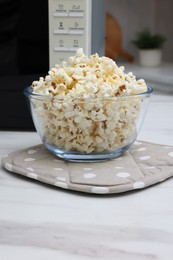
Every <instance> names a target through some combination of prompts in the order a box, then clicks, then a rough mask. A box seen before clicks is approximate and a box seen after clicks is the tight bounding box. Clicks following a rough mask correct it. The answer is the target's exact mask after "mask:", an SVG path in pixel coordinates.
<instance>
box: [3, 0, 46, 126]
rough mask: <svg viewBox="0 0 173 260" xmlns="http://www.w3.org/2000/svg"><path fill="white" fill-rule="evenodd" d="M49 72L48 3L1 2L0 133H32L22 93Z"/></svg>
mask: <svg viewBox="0 0 173 260" xmlns="http://www.w3.org/2000/svg"><path fill="white" fill-rule="evenodd" d="M48 69H49V48H48V1H47V0H29V1H22V0H0V130H8V129H9V130H32V129H33V130H34V126H33V123H32V120H31V115H30V112H29V109H28V107H27V102H26V99H25V97H24V95H23V90H24V88H25V87H27V86H29V85H31V83H32V81H33V80H37V79H38V78H39V77H40V76H45V75H46V74H47V72H48Z"/></svg>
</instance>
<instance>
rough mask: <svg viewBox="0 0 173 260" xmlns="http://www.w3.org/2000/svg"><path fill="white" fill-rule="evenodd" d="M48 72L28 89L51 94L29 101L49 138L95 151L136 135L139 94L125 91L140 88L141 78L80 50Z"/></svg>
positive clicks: (72, 147)
mask: <svg viewBox="0 0 173 260" xmlns="http://www.w3.org/2000/svg"><path fill="white" fill-rule="evenodd" d="M48 74H49V75H47V76H46V77H45V78H43V77H41V78H39V80H38V81H34V82H33V83H32V87H33V93H36V94H41V95H46V96H50V98H47V99H45V98H44V100H43V101H41V100H35V101H34V102H35V103H34V105H35V109H36V113H37V116H38V117H40V120H41V122H42V125H43V128H44V136H45V139H46V140H47V142H48V143H51V144H54V145H57V146H58V147H59V148H62V149H67V150H77V151H80V152H85V153H91V152H96V153H97V152H103V151H107V150H113V149H115V148H116V147H119V146H123V145H124V144H127V143H128V142H129V141H130V138H131V137H132V135H135V134H136V129H135V122H136V119H137V117H138V114H139V111H140V104H141V102H142V98H141V99H140V98H139V97H138V98H137V97H135V96H134V97H132V96H131V97H130V98H129V99H127V98H126V96H128V95H134V94H138V93H142V92H145V91H146V90H147V86H146V83H145V81H144V80H143V79H140V80H136V77H135V76H134V75H133V73H132V72H129V73H127V74H126V73H124V67H123V66H121V67H118V66H117V64H116V63H115V62H114V61H113V60H111V59H109V58H107V57H99V56H98V54H94V55H91V56H89V57H88V56H86V55H85V54H84V53H83V49H78V50H77V52H76V55H75V56H73V57H70V58H69V59H68V61H67V62H63V63H62V65H56V66H55V68H52V69H51V70H50V71H49V73H48ZM119 97H120V98H119ZM123 97H124V98H123ZM118 98H119V99H118Z"/></svg>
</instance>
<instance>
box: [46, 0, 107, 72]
mask: <svg viewBox="0 0 173 260" xmlns="http://www.w3.org/2000/svg"><path fill="white" fill-rule="evenodd" d="M105 7H106V0H49V6H48V10H49V11H48V12H49V65H50V67H54V66H55V64H59V63H60V64H61V63H62V62H63V61H64V60H66V59H67V58H68V57H69V56H72V55H74V54H75V52H76V50H77V49H78V48H83V50H84V53H85V54H87V55H90V54H93V53H98V54H99V55H104V49H105V47H104V43H105V9H106V8H105Z"/></svg>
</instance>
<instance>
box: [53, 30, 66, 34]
mask: <svg viewBox="0 0 173 260" xmlns="http://www.w3.org/2000/svg"><path fill="white" fill-rule="evenodd" d="M54 34H69V31H68V30H65V29H59V30H54Z"/></svg>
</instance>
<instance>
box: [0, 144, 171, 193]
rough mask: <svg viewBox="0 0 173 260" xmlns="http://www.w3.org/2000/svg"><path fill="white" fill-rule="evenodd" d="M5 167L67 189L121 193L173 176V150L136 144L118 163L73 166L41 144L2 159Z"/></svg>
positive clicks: (78, 164)
mask: <svg viewBox="0 0 173 260" xmlns="http://www.w3.org/2000/svg"><path fill="white" fill-rule="evenodd" d="M2 165H3V167H4V168H5V169H6V170H8V171H11V172H14V173H17V174H20V175H23V176H26V177H29V178H32V179H35V180H38V181H40V182H44V183H47V184H50V185H53V186H57V187H61V188H64V189H69V190H75V191H81V192H87V193H94V194H96V193H97V194H111V193H121V192H126V191H130V190H136V189H142V188H145V187H148V186H151V185H153V184H156V183H159V182H162V181H164V180H166V179H167V178H169V177H171V176H173V147H171V146H166V145H158V144H153V143H148V142H142V141H136V142H135V143H134V144H133V146H132V147H131V148H130V149H129V151H128V152H126V153H125V154H124V155H123V156H121V157H118V158H116V159H113V160H108V161H104V162H98V163H74V162H67V161H64V160H61V159H58V157H56V156H54V155H52V154H51V153H50V152H49V151H48V150H47V149H46V148H44V146H43V145H42V144H40V145H37V146H32V147H29V148H27V149H24V150H20V151H15V152H13V153H10V154H8V155H6V156H3V158H2Z"/></svg>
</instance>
